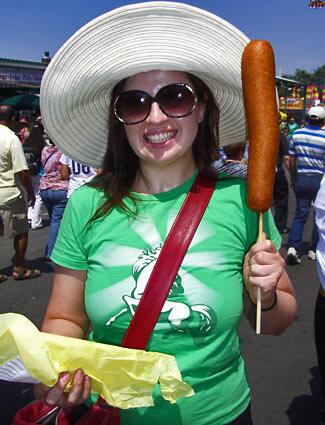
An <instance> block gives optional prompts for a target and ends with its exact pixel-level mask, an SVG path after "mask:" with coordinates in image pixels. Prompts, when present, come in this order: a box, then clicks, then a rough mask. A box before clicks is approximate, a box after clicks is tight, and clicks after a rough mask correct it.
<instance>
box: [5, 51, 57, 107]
mask: <svg viewBox="0 0 325 425" xmlns="http://www.w3.org/2000/svg"><path fill="white" fill-rule="evenodd" d="M50 61H51V58H50V55H49V52H44V56H43V57H42V58H41V61H40V62H30V61H22V60H17V59H7V58H1V57H0V100H2V99H5V98H7V97H11V96H16V95H19V94H28V93H30V94H38V93H39V91H40V86H41V80H42V76H43V74H44V71H45V69H46V67H47V65H48V64H49V63H50Z"/></svg>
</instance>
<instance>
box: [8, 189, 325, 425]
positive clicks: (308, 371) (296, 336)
mask: <svg viewBox="0 0 325 425" xmlns="http://www.w3.org/2000/svg"><path fill="white" fill-rule="evenodd" d="M293 212H294V200H293V199H292V196H291V198H290V204H289V224H290V223H291V218H292V214H293ZM48 229H49V228H48V221H45V227H44V228H43V229H40V230H37V231H30V232H29V245H28V250H27V256H26V258H27V261H26V265H27V266H28V267H37V268H39V269H40V270H41V271H42V276H41V277H40V278H38V279H31V280H24V281H14V280H13V278H12V276H10V277H9V279H8V280H7V281H6V282H4V283H2V284H0V313H6V312H15V313H20V314H23V315H25V316H26V317H28V318H29V319H30V320H32V321H33V322H34V324H35V325H36V326H39V325H40V324H41V321H42V317H43V315H44V312H45V308H46V305H47V302H48V299H49V295H50V290H51V280H52V277H53V264H52V263H48V262H45V261H44V260H43V258H42V256H43V253H44V247H45V244H46V240H47V234H48ZM310 234H311V219H309V220H308V222H307V225H306V227H305V232H304V238H303V239H304V243H303V248H304V250H305V252H307V251H308V242H307V241H309V240H310ZM286 238H287V236H286V235H283V243H285V242H286ZM281 251H282V253H283V254H284V253H285V251H284V248H282V249H281ZM12 255H13V247H12V240H6V239H4V238H0V273H6V274H8V275H11V264H12ZM287 272H288V274H289V276H290V278H291V281H292V283H293V286H294V288H295V291H296V297H297V301H298V314H297V317H296V319H295V321H294V323H293V324H292V325H291V326H290V327H289V329H288V330H287V331H286V332H285V333H284V334H283V335H281V336H276V337H273V336H263V335H255V333H254V331H253V330H252V329H251V328H250V327H249V326H248V324H247V322H246V321H245V320H243V321H242V323H241V326H240V336H241V339H242V350H243V353H244V357H245V359H246V363H247V370H248V375H249V379H250V382H251V387H252V413H253V420H254V425H289V424H290V425H316V424H317V422H318V411H319V408H320V405H321V401H320V376H319V373H318V369H317V361H316V353H315V347H314V337H313V314H314V304H315V300H316V295H317V292H318V287H319V282H318V278H317V273H316V264H315V262H313V261H311V260H309V259H308V258H307V256H306V255H304V256H303V257H302V262H301V264H300V265H298V266H290V267H287ZM30 343H31V344H32V343H33V341H31V342H30ZM0 354H1V353H0ZM0 400H1V402H0V425H10V424H11V419H12V416H13V414H14V413H15V412H16V411H17V410H18V409H19V408H20V407H21V406H24V405H25V404H27V403H28V402H30V401H31V400H33V392H32V386H31V385H29V384H18V383H8V382H5V381H0ZM193 425H195V424H193Z"/></svg>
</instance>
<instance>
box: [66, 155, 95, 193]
mask: <svg viewBox="0 0 325 425" xmlns="http://www.w3.org/2000/svg"><path fill="white" fill-rule="evenodd" d="M60 162H61V164H62V165H61V169H60V174H61V178H62V179H63V180H69V188H68V195H67V196H68V198H70V196H71V194H72V192H73V191H74V190H76V189H78V187H80V186H82V185H83V184H85V183H88V182H89V181H90V180H92V179H93V178H94V177H96V175H97V170H96V169H95V168H92V167H89V166H88V165H83V164H80V163H79V162H76V161H74V160H73V159H70V158H68V157H67V156H65V155H64V154H62V155H61V158H60Z"/></svg>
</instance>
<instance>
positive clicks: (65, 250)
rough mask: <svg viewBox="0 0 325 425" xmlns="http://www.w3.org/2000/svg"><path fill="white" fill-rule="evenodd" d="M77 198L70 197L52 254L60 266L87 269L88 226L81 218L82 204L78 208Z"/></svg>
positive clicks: (52, 257) (52, 258)
mask: <svg viewBox="0 0 325 425" xmlns="http://www.w3.org/2000/svg"><path fill="white" fill-rule="evenodd" d="M75 200H76V198H75V197H72V198H70V199H69V201H68V204H67V206H66V209H65V211H64V215H63V218H62V221H61V224H60V229H59V233H58V237H57V240H56V243H55V246H54V249H53V252H52V255H51V260H52V261H54V262H55V263H57V264H59V265H60V266H63V267H66V268H69V269H74V270H87V268H88V261H87V254H86V251H85V247H84V243H83V240H84V236H85V232H86V227H85V224H86V223H84V220H82V221H81V220H80V213H79V215H78V214H77V211H78V210H79V211H80V206H79V208H77V202H76V201H75Z"/></svg>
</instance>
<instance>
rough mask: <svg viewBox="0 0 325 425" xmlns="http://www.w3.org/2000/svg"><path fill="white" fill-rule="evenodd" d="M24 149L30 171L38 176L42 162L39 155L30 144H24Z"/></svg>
mask: <svg viewBox="0 0 325 425" xmlns="http://www.w3.org/2000/svg"><path fill="white" fill-rule="evenodd" d="M23 150H24V155H25V159H26V162H27V167H28V170H29V173H30V174H31V175H32V176H37V175H38V173H39V171H40V163H39V160H38V158H37V155H36V154H35V152H34V150H33V148H31V147H29V146H26V145H25V146H23Z"/></svg>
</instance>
